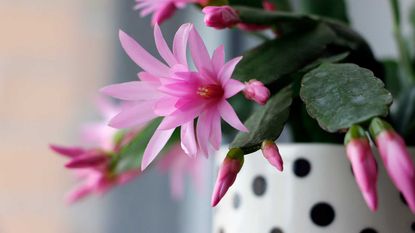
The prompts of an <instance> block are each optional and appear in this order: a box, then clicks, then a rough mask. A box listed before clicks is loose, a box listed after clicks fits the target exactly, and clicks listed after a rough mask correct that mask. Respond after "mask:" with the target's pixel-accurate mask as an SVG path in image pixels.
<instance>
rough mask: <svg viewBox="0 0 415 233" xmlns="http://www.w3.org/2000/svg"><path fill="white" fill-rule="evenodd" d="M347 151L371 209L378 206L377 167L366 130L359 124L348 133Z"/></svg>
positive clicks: (356, 177) (374, 209)
mask: <svg viewBox="0 0 415 233" xmlns="http://www.w3.org/2000/svg"><path fill="white" fill-rule="evenodd" d="M345 144H346V153H347V157H348V159H349V161H350V163H351V164H352V169H353V173H354V176H355V179H356V182H357V184H358V186H359V188H360V191H361V192H362V195H363V198H364V199H365V201H366V204H367V205H368V207H369V209H370V210H372V211H373V212H374V211H376V210H377V208H378V196H377V189H376V183H377V174H378V172H377V167H376V161H375V157H374V156H373V153H372V150H371V148H370V143H369V140H368V139H367V137H366V132H365V131H364V130H363V128H362V127H360V126H358V125H354V126H352V127H351V128H350V129H349V131H348V133H347V134H346V140H345Z"/></svg>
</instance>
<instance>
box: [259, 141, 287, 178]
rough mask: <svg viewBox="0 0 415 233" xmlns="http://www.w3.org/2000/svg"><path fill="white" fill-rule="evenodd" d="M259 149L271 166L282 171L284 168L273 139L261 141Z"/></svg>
mask: <svg viewBox="0 0 415 233" xmlns="http://www.w3.org/2000/svg"><path fill="white" fill-rule="evenodd" d="M261 150H262V154H263V155H264V157H265V158H266V159H267V160H268V162H269V163H270V164H271V165H272V166H274V167H275V168H277V169H278V171H282V170H283V169H284V167H283V161H282V158H281V154H280V151H279V150H278V147H277V145H276V144H275V143H274V142H273V141H269V140H265V141H263V142H262V146H261Z"/></svg>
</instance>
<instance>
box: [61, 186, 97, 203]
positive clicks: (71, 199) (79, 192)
mask: <svg viewBox="0 0 415 233" xmlns="http://www.w3.org/2000/svg"><path fill="white" fill-rule="evenodd" d="M93 192H94V188H93V187H91V186H89V185H80V186H78V187H76V188H75V189H73V190H72V191H71V192H70V193H69V194H68V195H67V196H66V198H65V199H66V202H67V203H68V204H73V203H75V202H78V201H80V200H81V199H83V198H85V197H86V196H89V195H90V194H91V193H93Z"/></svg>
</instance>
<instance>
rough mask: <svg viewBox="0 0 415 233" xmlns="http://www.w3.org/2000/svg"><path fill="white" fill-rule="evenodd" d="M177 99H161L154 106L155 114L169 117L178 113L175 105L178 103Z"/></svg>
mask: <svg viewBox="0 0 415 233" xmlns="http://www.w3.org/2000/svg"><path fill="white" fill-rule="evenodd" d="M177 100H178V99H177V98H174V97H164V98H161V99H159V100H158V101H157V102H156V104H155V105H154V113H155V114H157V115H159V116H168V115H171V114H172V113H174V112H175V111H177V108H176V107H175V104H176V103H177Z"/></svg>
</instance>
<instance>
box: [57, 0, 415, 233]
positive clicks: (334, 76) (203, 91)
mask: <svg viewBox="0 0 415 233" xmlns="http://www.w3.org/2000/svg"><path fill="white" fill-rule="evenodd" d="M300 3H301V6H302V9H303V10H302V12H296V11H294V10H293V7H292V6H291V2H290V1H288V0H253V1H243V0H229V1H228V0H210V1H209V0H203V1H196V0H187V1H185V0H177V1H176V0H170V1H153V0H137V6H136V8H137V9H138V10H140V11H141V13H142V14H143V15H147V14H150V13H152V14H153V24H154V37H155V43H156V47H157V49H158V51H159V54H160V56H161V58H162V59H163V61H160V60H158V59H156V58H154V57H153V56H152V55H150V54H149V53H148V52H147V51H146V50H145V49H144V48H143V47H142V46H141V45H140V44H139V43H137V42H136V41H135V40H134V39H133V38H131V37H130V36H129V35H128V34H126V33H125V32H123V31H120V33H119V38H120V42H121V45H122V47H123V49H124V50H125V52H126V54H127V55H128V56H129V57H130V58H131V59H132V60H133V61H134V62H135V63H136V64H137V65H138V66H139V67H141V68H142V69H143V71H141V72H139V73H138V80H136V81H131V82H127V83H120V84H113V85H110V86H107V87H104V88H102V89H101V93H103V94H106V95H109V96H112V97H114V98H116V99H119V100H122V103H121V106H119V109H118V110H116V111H115V112H116V114H112V115H111V114H110V115H111V116H110V117H108V118H111V119H110V120H109V125H110V126H111V127H114V128H117V129H119V130H118V131H117V130H115V131H111V133H109V134H106V136H105V140H104V141H105V142H106V145H108V144H109V145H110V146H109V147H106V148H104V147H103V144H101V143H95V146H94V147H92V149H90V148H88V149H83V148H74V147H71V148H68V147H60V146H52V149H54V150H55V151H56V152H58V153H60V154H63V155H66V156H69V157H70V158H71V161H70V162H69V163H68V164H67V167H68V168H71V169H75V170H82V171H83V172H85V171H87V172H86V174H84V173H83V175H84V176H83V177H86V178H85V179H86V184H85V185H84V186H81V188H80V189H77V190H76V191H75V193H73V194H72V195H71V199H70V200H78V199H79V198H81V197H84V196H85V195H87V194H90V193H103V192H105V191H107V190H109V188H110V187H112V186H113V185H117V184H120V183H124V182H126V181H128V180H130V179H131V178H134V177H136V176H138V175H139V174H140V173H141V172H142V171H143V170H144V169H146V168H147V167H148V166H150V165H154V164H159V165H160V166H159V167H162V168H163V169H165V170H170V171H172V174H173V175H172V177H173V179H172V181H173V182H172V190H173V191H174V193H176V194H179V193H180V189H181V188H180V187H181V181H180V178H181V177H182V176H183V174H184V172H189V173H190V174H191V175H192V176H193V177H198V173H200V170H201V168H202V167H203V166H202V165H200V164H202V163H203V162H201V161H202V160H203V157H209V155H211V154H213V153H214V152H215V151H217V150H219V149H220V146H221V144H222V137H223V135H222V134H224V137H225V138H228V139H231V140H232V142H231V143H230V146H229V150H226V151H224V150H221V153H220V154H222V155H224V160H223V162H221V163H220V168H219V173H218V178H217V181H216V184H215V187H214V190H213V195H212V205H213V206H216V205H217V204H218V203H219V202H220V201H221V200H222V198H224V197H225V198H224V199H223V202H222V203H221V204H220V205H219V207H218V210H217V211H216V212H215V227H214V230H215V231H217V232H238V233H241V232H274V233H275V232H321V231H324V230H328V229H329V230H330V231H332V232H366V233H367V232H377V231H379V232H392V231H393V232H411V231H412V230H413V229H414V228H415V224H414V225H413V226H412V229H411V224H413V223H412V222H411V221H412V220H411V219H412V217H413V215H412V214H411V212H410V211H412V213H415V169H414V165H413V161H412V156H411V154H410V152H409V150H408V149H407V145H408V146H412V145H414V144H415V72H414V69H415V66H414V65H413V64H414V63H413V61H414V60H413V58H412V54H411V53H410V52H409V48H410V46H409V44H408V43H407V42H406V40H405V39H404V37H403V34H402V32H401V29H400V28H401V25H400V23H401V20H402V19H401V17H400V12H399V2H398V1H397V0H391V7H392V9H393V22H394V30H395V37H396V42H397V45H398V48H399V55H400V56H399V59H397V60H387V61H381V60H377V59H376V58H375V56H374V55H373V53H372V51H371V49H370V46H369V44H368V43H367V42H366V40H365V39H364V38H363V37H362V36H361V35H359V34H358V33H357V32H356V31H354V30H353V29H352V28H351V27H350V26H349V25H348V17H347V12H346V8H345V3H344V2H343V1H329V0H319V1H313V2H311V1H308V0H302V1H300ZM186 4H195V5H197V6H198V7H200V8H201V9H202V12H203V13H204V14H205V24H206V25H207V26H209V27H214V28H216V29H218V30H220V29H225V28H237V29H239V30H241V31H243V32H245V33H246V34H250V35H255V36H259V37H260V38H262V39H263V40H264V41H263V42H262V43H261V44H260V45H259V46H258V47H256V48H253V49H251V50H249V51H246V52H245V53H244V54H242V56H241V57H237V58H234V59H231V60H229V61H227V62H225V60H224V57H225V50H224V47H223V46H220V47H218V48H217V49H216V50H214V51H213V53H211V55H210V53H209V52H208V50H207V49H206V46H205V45H204V42H203V39H202V38H201V36H200V35H199V33H198V32H197V29H196V28H195V26H194V25H192V24H191V23H188V24H183V25H182V26H181V27H180V28H179V29H178V31H177V33H176V35H175V38H174V40H173V45H172V47H171V48H170V47H169V45H168V44H167V42H166V41H165V39H164V37H163V34H162V32H161V29H160V27H159V26H158V24H159V23H162V22H163V21H165V20H166V19H168V18H169V17H170V16H171V15H172V14H173V13H174V11H175V10H176V9H177V8H181V7H183V6H185V5H186ZM264 30H268V31H272V37H269V34H264V33H263V31H264ZM187 48H189V50H190V55H191V59H188V58H187ZM190 60H191V61H192V62H193V63H194V65H195V69H192V68H191V66H189V62H190ZM385 84H386V86H385ZM240 92H241V93H243V95H241V94H239V95H238V93H240ZM249 100H252V101H249ZM392 103H393V105H392ZM238 115H239V116H241V117H243V118H244V119H245V121H244V123H242V121H241V120H240V119H239V118H238ZM222 119H223V120H224V121H225V122H227V123H228V125H230V126H231V127H232V128H230V127H227V126H224V127H223V128H222V126H221V122H222ZM286 126H287V127H286ZM284 128H287V129H288V130H289V131H290V132H291V134H292V136H293V139H294V141H295V142H297V143H301V144H293V145H278V146H277V144H276V143H275V141H276V140H277V139H278V137H279V136H280V134H281V132H282V131H283V129H284ZM235 129H236V130H235ZM236 131H239V132H238V133H237V134H236V135H235V132H236ZM87 135H94V136H97V135H101V136H102V133H101V131H97V130H96V128H94V129H91V130H90V132H89V133H88V134H87ZM232 138H233V139H232ZM101 142H102V141H101ZM108 142H109V143H108ZM304 143H312V144H304ZM343 143H344V145H345V147H343V146H339V145H336V144H343ZM376 148H377V150H376ZM259 150H261V152H260V153H255V152H256V151H259ZM377 151H379V152H377ZM252 153H255V154H253V155H250V154H252ZM159 154H160V156H158V155H159ZM261 154H262V155H263V156H262V155H261ZM378 154H379V156H377V155H378ZM347 160H349V162H347ZM283 161H284V162H285V163H284V162H283ZM376 161H378V162H376ZM287 164H288V165H289V166H288V167H289V168H290V169H288V170H289V171H287V169H286V170H285V171H284V172H282V171H283V168H284V165H285V167H287ZM272 167H275V168H276V169H277V170H279V171H281V173H277V172H275V169H271V168H272ZM350 168H351V169H350ZM238 174H239V175H238ZM311 175H312V177H310V178H309V179H308V178H307V179H308V180H307V179H305V177H307V176H311ZM387 177H390V179H388V178H387ZM235 180H236V183H235ZM353 180H355V181H356V182H353ZM234 183H235V187H233V188H232V189H229V188H230V187H231V186H232V185H233V184H234ZM356 184H357V185H356ZM228 190H230V191H229V192H230V193H229V194H227V195H225V194H226V193H227V191H228ZM358 190H360V191H361V194H360V193H359V192H358ZM265 194H266V195H265ZM394 194H397V196H398V197H399V194H400V195H401V197H402V201H404V202H405V203H406V205H407V206H408V207H409V208H406V207H404V205H403V203H401V201H400V200H398V199H399V198H395V196H396V195H394ZM391 199H393V200H395V199H397V200H398V201H392V200H391ZM365 203H366V204H367V207H366V206H365ZM253 208H258V209H259V211H255V212H258V213H253V211H252V210H253ZM378 210H379V211H378ZM371 211H372V212H373V213H371ZM377 211H378V212H377ZM391 214H392V215H391ZM253 215H254V216H253ZM397 215H399V218H393V216H397ZM340 217H343V218H344V219H339V218H340ZM347 218H349V220H346V219H347ZM341 221H343V222H341Z"/></svg>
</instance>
